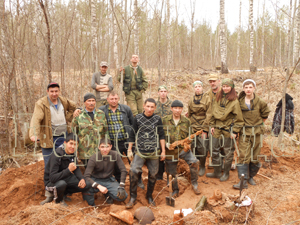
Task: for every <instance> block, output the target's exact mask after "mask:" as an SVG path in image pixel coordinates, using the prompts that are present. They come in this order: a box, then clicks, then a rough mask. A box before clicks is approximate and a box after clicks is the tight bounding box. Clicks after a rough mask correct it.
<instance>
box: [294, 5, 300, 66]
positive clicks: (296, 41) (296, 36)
mask: <svg viewBox="0 0 300 225" xmlns="http://www.w3.org/2000/svg"><path fill="white" fill-rule="evenodd" d="M299 6H300V0H299V3H298V7H297V19H296V26H294V49H293V63H294V64H295V63H296V62H297V61H298V58H299V26H300V10H299Z"/></svg>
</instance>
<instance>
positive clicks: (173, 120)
mask: <svg viewBox="0 0 300 225" xmlns="http://www.w3.org/2000/svg"><path fill="white" fill-rule="evenodd" d="M182 110H183V104H182V102H181V101H179V100H175V101H173V102H172V104H171V111H172V115H168V116H165V117H164V118H163V125H164V132H165V138H166V159H165V161H166V172H167V174H171V175H172V176H173V183H172V187H173V193H172V195H173V197H178V194H179V187H178V183H177V177H176V174H177V164H178V159H179V158H181V159H183V160H185V161H186V163H187V164H188V165H189V167H190V173H191V183H192V186H193V191H194V193H195V194H196V195H199V194H200V191H199V190H198V182H197V180H198V166H199V161H198V160H197V159H196V157H195V156H194V154H193V153H192V152H191V150H190V149H189V150H188V151H184V150H183V146H181V145H178V146H176V147H175V149H174V150H169V146H170V144H172V143H174V142H175V141H180V140H183V139H185V138H187V137H188V136H189V134H190V133H191V130H190V129H191V121H190V120H189V119H188V118H186V117H184V116H182V115H181V113H182Z"/></svg>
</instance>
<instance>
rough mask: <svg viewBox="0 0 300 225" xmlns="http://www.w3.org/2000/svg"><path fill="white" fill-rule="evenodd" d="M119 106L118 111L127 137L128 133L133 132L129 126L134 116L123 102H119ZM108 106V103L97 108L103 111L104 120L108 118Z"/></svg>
mask: <svg viewBox="0 0 300 225" xmlns="http://www.w3.org/2000/svg"><path fill="white" fill-rule="evenodd" d="M119 106H120V111H121V112H122V115H123V125H124V127H125V131H126V132H127V133H128V137H129V136H130V134H131V133H133V129H132V128H131V126H132V125H133V118H134V117H133V114H132V111H131V109H130V107H129V106H127V105H123V104H119ZM108 107H109V105H103V106H100V107H99V109H100V110H102V111H103V112H104V113H105V117H106V120H107V118H108Z"/></svg>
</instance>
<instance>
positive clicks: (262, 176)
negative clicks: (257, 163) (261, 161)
mask: <svg viewBox="0 0 300 225" xmlns="http://www.w3.org/2000/svg"><path fill="white" fill-rule="evenodd" d="M257 175H259V176H261V177H264V178H266V179H268V180H272V178H270V177H267V176H265V175H262V174H260V173H257Z"/></svg>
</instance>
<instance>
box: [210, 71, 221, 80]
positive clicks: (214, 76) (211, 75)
mask: <svg viewBox="0 0 300 225" xmlns="http://www.w3.org/2000/svg"><path fill="white" fill-rule="evenodd" d="M210 80H219V76H218V74H215V73H213V74H210V75H209V77H208V81H210Z"/></svg>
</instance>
